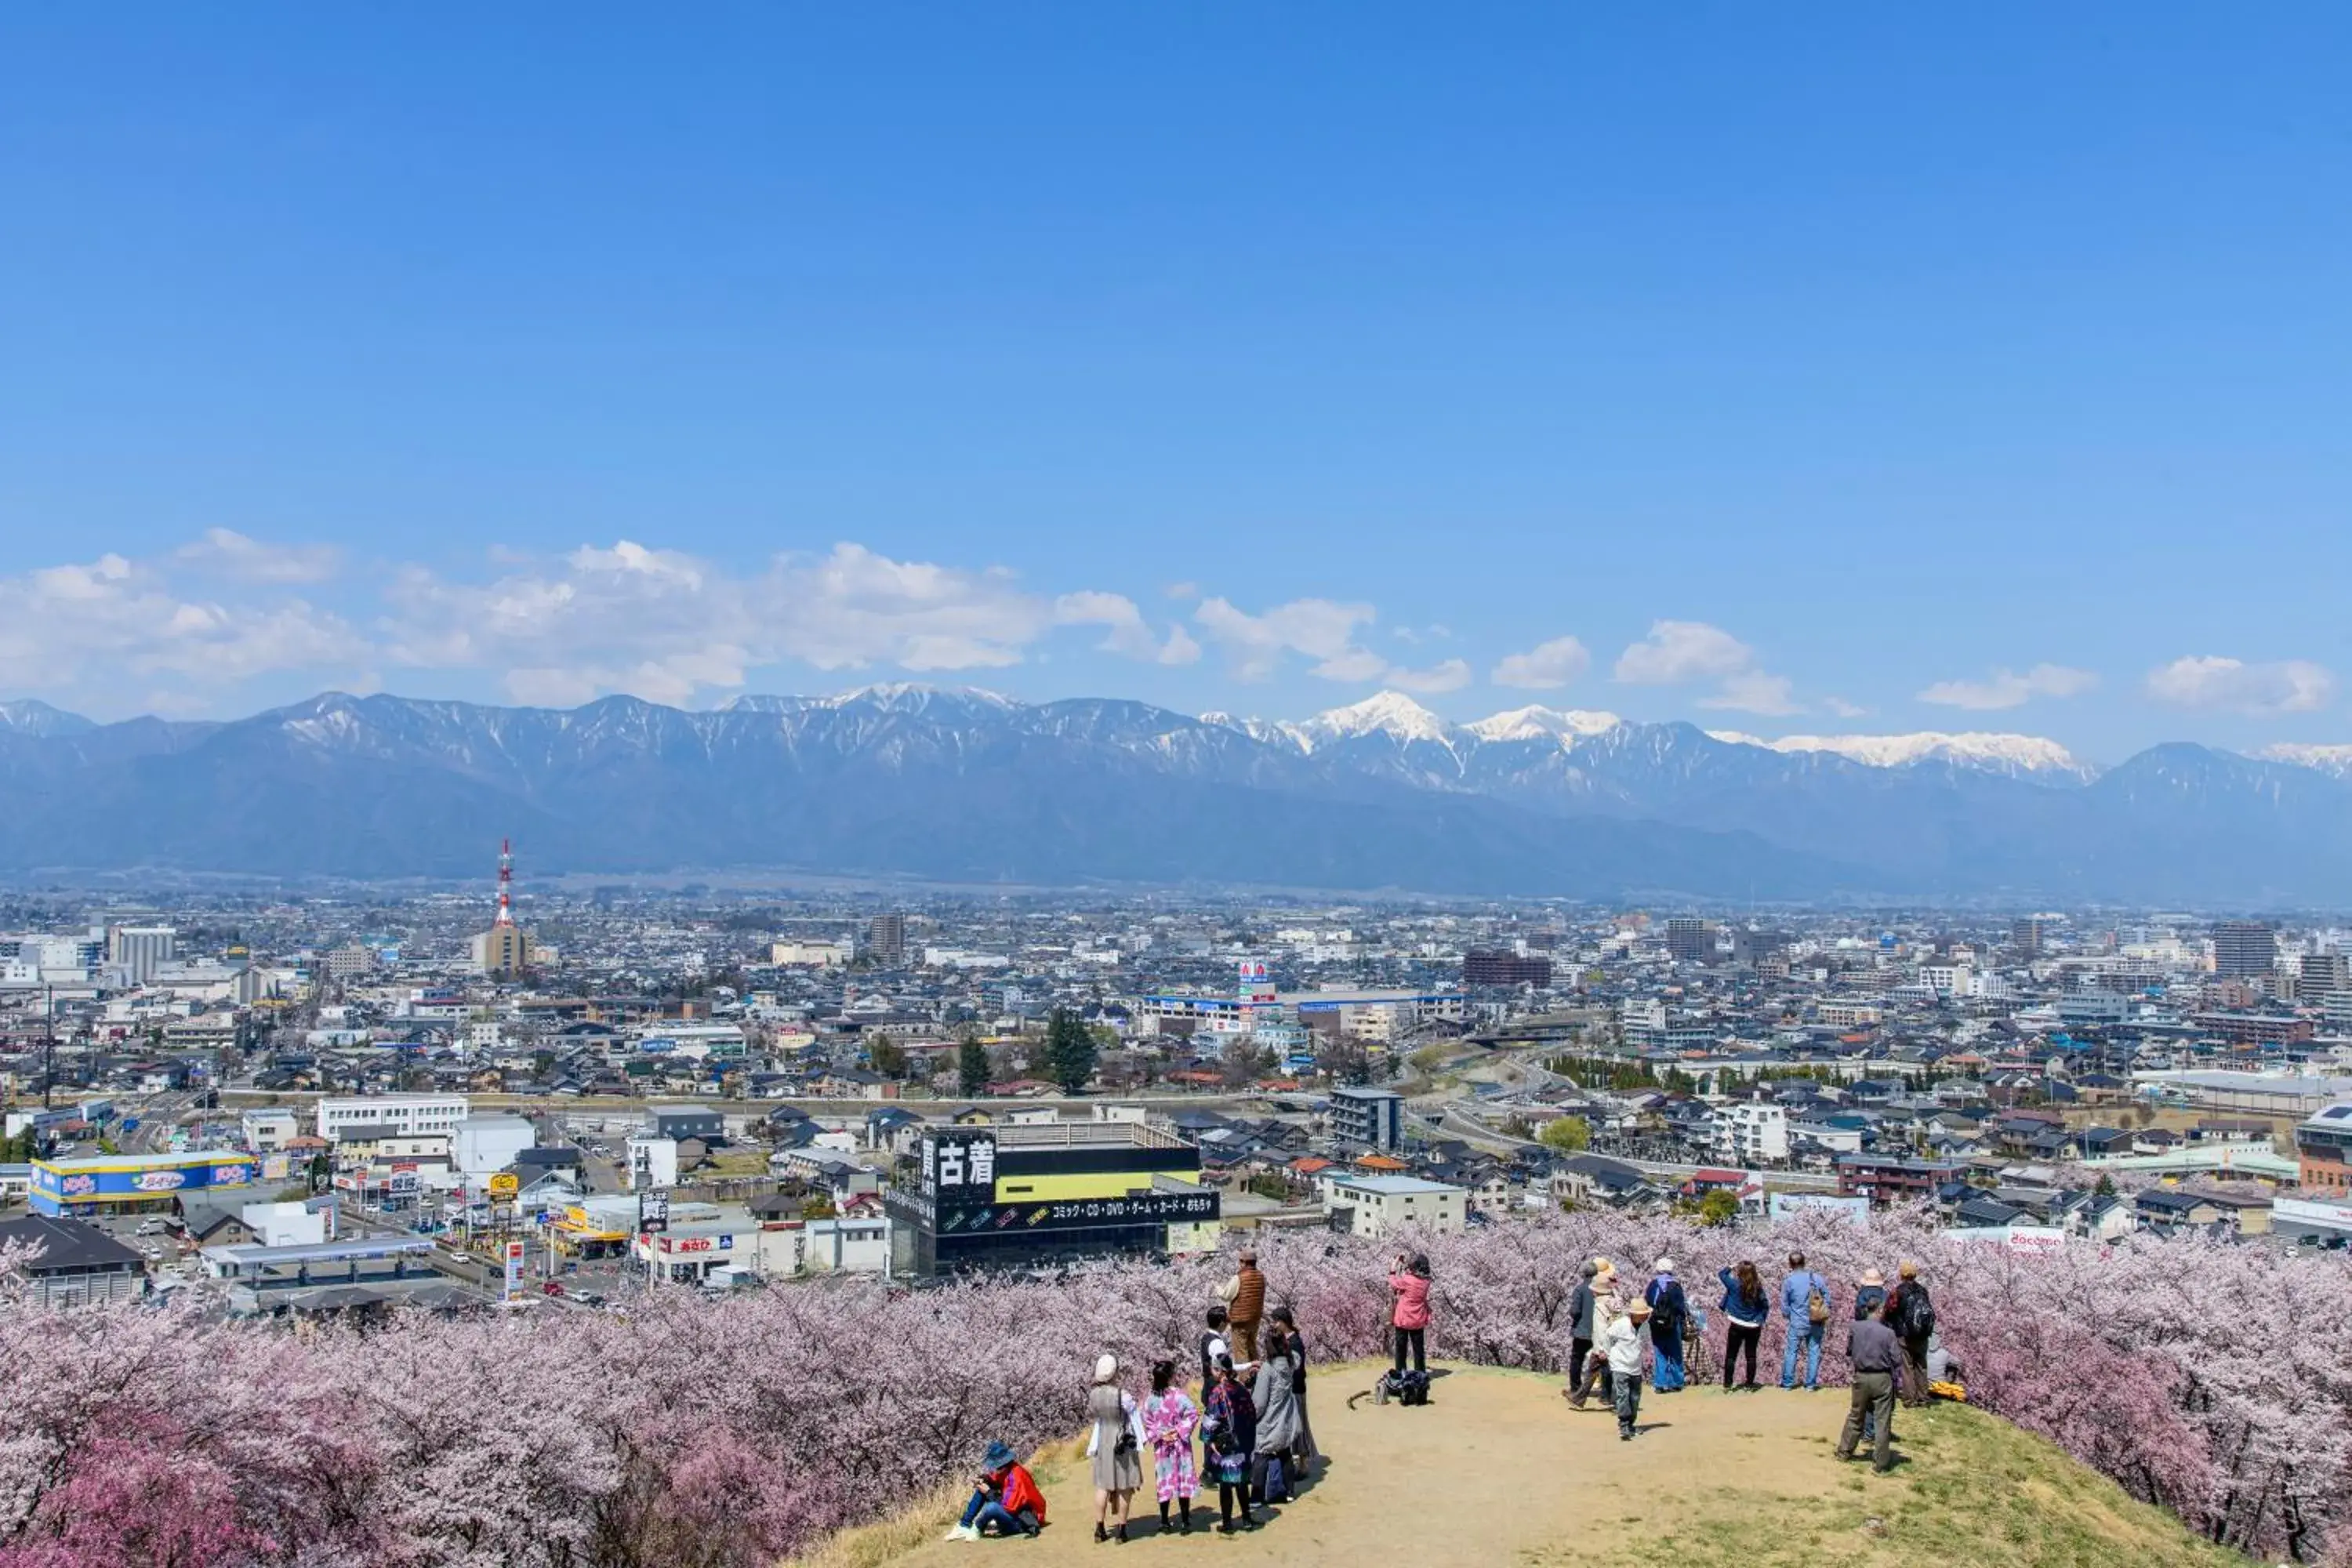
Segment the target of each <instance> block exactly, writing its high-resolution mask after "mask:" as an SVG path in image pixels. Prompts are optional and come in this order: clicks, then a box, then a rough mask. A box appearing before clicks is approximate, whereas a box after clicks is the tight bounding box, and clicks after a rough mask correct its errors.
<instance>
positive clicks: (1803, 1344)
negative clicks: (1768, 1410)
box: [1780, 1252, 1830, 1393]
mask: <svg viewBox="0 0 2352 1568" xmlns="http://www.w3.org/2000/svg"><path fill="white" fill-rule="evenodd" d="M1780 1321H1782V1322H1784V1323H1786V1324H1787V1325H1788V1326H1789V1338H1788V1346H1787V1348H1786V1349H1785V1350H1783V1351H1782V1352H1780V1386H1781V1387H1783V1388H1794V1387H1796V1386H1797V1352H1798V1351H1799V1350H1800V1349H1802V1350H1803V1352H1804V1353H1805V1387H1806V1389H1807V1390H1808V1391H1810V1392H1814V1393H1818V1392H1819V1391H1820V1389H1821V1386H1822V1339H1823V1338H1824V1337H1826V1336H1827V1334H1828V1333H1829V1329H1830V1285H1829V1281H1828V1280H1826V1279H1822V1277H1821V1275H1819V1274H1818V1273H1816V1272H1814V1271H1813V1270H1812V1269H1810V1268H1806V1267H1805V1255H1804V1254H1803V1253H1801V1252H1792V1253H1790V1254H1789V1272H1788V1274H1787V1276H1786V1277H1785V1278H1784V1279H1781V1281H1780Z"/></svg>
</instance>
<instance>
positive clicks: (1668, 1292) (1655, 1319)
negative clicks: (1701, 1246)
mask: <svg viewBox="0 0 2352 1568" xmlns="http://www.w3.org/2000/svg"><path fill="white" fill-rule="evenodd" d="M1642 1301H1643V1305H1645V1306H1647V1307H1648V1308H1649V1309H1650V1311H1649V1318H1650V1348H1651V1352H1652V1356H1651V1359H1652V1360H1653V1361H1654V1363H1655V1367H1654V1373H1653V1375H1652V1382H1653V1383H1654V1384H1656V1386H1657V1390H1658V1392H1659V1393H1660V1394H1678V1393H1680V1392H1681V1391H1682V1386H1683V1383H1684V1381H1685V1373H1684V1372H1683V1330H1684V1328H1685V1327H1686V1326H1687V1325H1688V1324H1689V1322H1690V1298H1689V1297H1688V1296H1686V1295H1685V1294H1684V1293H1683V1283H1682V1281H1681V1280H1679V1279H1675V1260H1674V1259H1673V1258H1659V1259H1658V1269H1657V1275H1656V1277H1655V1278H1654V1279H1652V1280H1651V1281H1650V1288H1649V1289H1646V1290H1644V1291H1643V1292H1642ZM1609 1370H1610V1372H1611V1373H1612V1375H1613V1374H1614V1373H1616V1370H1617V1365H1616V1363H1615V1361H1614V1360H1613V1359H1612V1361H1611V1363H1610V1367H1609Z"/></svg>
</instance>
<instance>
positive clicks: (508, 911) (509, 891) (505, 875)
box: [492, 838, 514, 926]
mask: <svg viewBox="0 0 2352 1568" xmlns="http://www.w3.org/2000/svg"><path fill="white" fill-rule="evenodd" d="M492 923H493V924H496V925H502V926H510V925H512V924H514V842H513V840H511V839H506V838H501V839H499V918H498V919H497V920H496V921H493V922H492Z"/></svg>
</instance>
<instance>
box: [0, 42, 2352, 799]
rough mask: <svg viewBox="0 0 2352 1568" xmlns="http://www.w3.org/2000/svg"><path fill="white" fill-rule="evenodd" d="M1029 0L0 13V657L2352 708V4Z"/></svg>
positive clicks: (2243, 725)
mask: <svg viewBox="0 0 2352 1568" xmlns="http://www.w3.org/2000/svg"><path fill="white" fill-rule="evenodd" d="M1050 16H1051V14H1050V13H1038V14H1034V15H1033V16H1028V17H1024V18H1010V19H1008V18H993V19H990V20H986V21H983V20H981V19H977V18H968V19H964V20H961V21H950V20H943V19H934V21H933V23H932V24H931V25H930V26H927V28H926V29H925V30H924V32H923V33H922V34H921V35H920V36H919V37H912V36H909V35H908V31H907V30H906V29H904V28H899V27H894V26H890V25H889V24H888V23H887V21H882V20H877V19H871V18H854V17H840V16H835V17H782V16H770V15H766V14H761V13H748V14H735V15H730V16H724V17H719V18H714V19H713V20H712V21H711V22H710V24H709V26H708V27H707V28H705V29H703V30H699V31H698V32H695V33H693V34H690V35H689V34H685V33H681V32H679V31H677V30H675V29H658V28H656V29H641V30H635V31H633V30H631V29H628V28H624V27H614V28H609V29H602V30H598V31H596V32H594V33H593V34H588V33H583V34H582V35H581V36H578V37H566V38H564V39H562V40H561V41H560V43H556V42H553V41H551V40H550V39H549V38H548V37H546V35H545V33H544V31H543V29H539V28H536V27H533V26H530V25H529V24H528V23H525V22H522V21H520V20H506V21H502V20H499V19H489V20H478V21H477V22H476V23H475V24H474V25H472V26H469V27H468V28H467V34H466V37H465V39H464V45H465V47H450V46H451V45H452V44H453V42H454V40H453V39H452V38H451V37H448V36H447V33H446V29H445V28H443V27H442V26H439V25H438V24H436V21H435V20H434V19H432V18H429V17H382V16H378V17H357V16H347V17H335V18H324V19H315V20H314V22H313V24H312V25H310V26H306V27H304V28H302V29H300V30H299V31H298V30H294V29H285V28H278V27H275V26H271V25H270V24H269V23H268V20H267V19H264V18H259V17H238V18H206V19H205V21H204V22H202V23H198V22H195V21H194V20H193V19H188V18H182V17H174V16H171V15H170V14H169V13H165V12H162V11H157V12H152V13H149V14H147V15H146V16H145V17H144V18H143V22H142V29H141V35H140V36H141V38H142V47H137V48H130V47H124V41H125V34H124V32H123V29H122V28H121V26H120V23H119V20H116V19H113V18H100V17H95V16H74V15H47V16H31V15H26V16H12V17H10V18H7V19H6V21H5V23H0V28H5V32H0V38H5V44H6V54H7V56H8V58H11V60H12V61H14V62H16V72H15V74H14V79H13V84H12V90H11V91H10V92H9V93H8V94H6V95H0V134H5V136H7V138H8V139H9V140H10V142H12V144H15V145H17V146H19V147H21V148H23V149H24V150H25V153H26V155H25V156H23V157H21V158H19V159H17V160H15V161H13V162H12V163H10V165H9V166H8V168H7V169H6V170H5V171H0V199H5V200H6V201H7V202H8V204H9V205H10V209H11V211H12V212H13V213H14V214H16V216H17V218H18V219H19V224H18V228H19V231H20V240H21V243H17V244H13V245H12V246H11V247H8V250H7V252H6V254H5V255H4V256H0V330H5V332H6V334H7V336H8V339H9V341H10V342H11V345H12V366H13V368H14V369H15V370H16V374H15V375H13V376H12V377H11V378H9V383H8V384H7V385H6V386H5V388H0V420H5V422H6V423H7V425H8V426H9V427H10V428H11V429H12V430H13V431H15V432H16V436H17V439H16V440H15V441H13V442H12V443H11V444H10V450H9V452H8V453H7V455H6V457H5V460H0V521H5V524H6V527H5V531H0V539H5V543H0V610H5V627H6V629H5V630H0V696H7V697H18V696H25V697H37V698H41V699H43V700H48V701H52V702H55V703H57V704H58V706H60V707H65V708H68V709H71V710H77V711H82V712H87V713H89V714H90V715H91V716H93V717H96V718H100V719H117V718H121V717H125V716H128V715H130V714H132V713H136V712H141V711H149V710H152V711H157V712H162V713H165V714H171V715H198V714H201V715H205V716H212V717H226V716H232V715H236V714H240V713H245V712H249V711H252V710H256V709H258V708H262V707H266V706H269V705H272V704H275V703H280V702H286V701H290V700H297V699H299V698H301V697H305V696H307V695H309V694H310V693H312V692H315V691H318V690H320V689H354V690H369V689H385V690H393V691H398V692H401V693H403V694H408V695H418V696H426V697H448V698H465V699H469V700H481V701H497V702H517V701H521V702H538V703H553V704H569V703H573V702H578V701H581V700H586V699H588V698H591V697H593V696H596V695H599V694H602V693H605V692H613V691H627V692H632V693H635V694H636V695H640V696H644V697H647V698H650V699H654V700H661V701H665V702H672V703H679V704H683V705H686V706H692V707H709V706H714V705H717V704H719V703H720V702H723V701H724V700H727V699H728V698H730V697H731V696H734V695H736V694H739V693H741V692H746V691H787V692H790V691H806V690H824V689H839V688H841V687H843V686H847V685H852V684H857V683H860V682H863V681H866V680H877V679H927V680H940V681H946V682H950V683H961V682H966V681H969V682H972V683H976V684H980V685H982V686H985V687H988V688H991V689H999V690H1003V691H1005V692H1007V693H1009V694H1011V695H1013V696H1015V697H1019V698H1022V699H1024V700H1041V699H1049V698H1056V697H1069V696H1077V695H1098V694H1114V695H1122V696H1133V697H1135V698H1138V699H1140V700H1148V701H1151V702H1154V703H1158V704H1160V705H1163V706H1166V707H1170V708H1174V709H1177V710H1183V711H1187V712H1199V711H1202V710H1230V711H1234V712H1241V713H1257V714H1264V715H1266V716H1269V717H1287V718H1298V717H1303V716H1304V715H1307V714H1309V713H1313V712H1317V711H1320V710H1326V709H1328V708H1331V707H1335V706H1339V705H1343V704H1345V703H1348V702H1350V701H1353V700H1360V699H1361V698H1363V697H1365V696H1368V695H1370V693H1372V692H1375V691H1378V690H1381V689H1399V690H1403V691H1408V692H1410V693H1412V695H1414V696H1415V697H1416V699H1417V700H1421V701H1423V702H1424V703H1426V704H1428V705H1429V706H1430V707H1431V708H1432V709H1433V710H1436V711H1438V712H1440V713H1441V714H1444V716H1446V717H1448V718H1449V719H1454V720H1457V721H1459V720H1465V719H1470V718H1474V717H1476V716H1478V715H1481V714H1485V713H1490V712H1493V711H1495V710H1499V709H1507V708H1510V707H1515V706H1518V705H1520V704H1523V703H1526V702H1531V701H1532V702H1540V703H1543V704H1545V705H1547V706H1550V707H1555V708H1563V709H1582V710H1607V711H1610V712H1612V713H1618V714H1622V715H1623V716H1625V717H1627V718H1629V719H1633V720H1636V721H1656V720H1664V719H1688V720H1692V721H1696V722H1698V723H1700V724H1702V725H1704V726H1705V727H1706V728H1708V729H1712V730H1728V731H1739V732H1742V733H1749V734H1757V735H1760V736H1763V737H1765V738H1767V739H1771V738H1777V737H1780V736H1785V735H1790V734H1805V735H1821V734H1830V735H1836V734H1841V733H1853V734H1905V733H1910V732H1913V731H1927V730H1933V731H2003V732H2017V733H2025V734H2031V735H2044V736H2049V737H2052V738H2054V739H2056V740H2057V741H2059V742H2062V743H2063V744H2064V745H2065V746H2067V747H2068V748H2069V749H2070V750H2073V751H2074V752H2076V753H2078V754H2080V755H2084V756H2086V757H2092V758H2096V759H2098V760H2101V761H2110V762H2111V761H2114V760H2116V759H2117V758H2119V757H2122V756H2124V755H2126V754H2128V753H2129V752H2134V751H2136V750H2138V749H2139V748H2141V747H2144V746H2146V745H2147V744H2149V743H2152V742H2158V741H2162V740H2168V739H2189V740H2195V741H2200V742H2209V743H2213V744H2218V745H2223V746H2227V747H2231V748H2232V749H2238V750H2243V751H2248V752H2254V751H2259V750H2262V749H2263V748H2265V747H2267V746H2270V745H2272V744H2274V743H2278V742H2305V743H2310V742H2322V743H2325V742H2344V741H2347V740H2352V720H2347V711H2346V706H2345V699H2344V696H2343V693H2342V680H2343V679H2344V677H2345V675H2346V674H2347V671H2352V655H2347V651H2346V649H2345V647H2343V643H2344V639H2345V637H2346V636H2347V634H2346V633H2345V632H2344V631H2343V630H2341V629H2340V627H2338V626H2336V625H2335V617H2334V616H2332V615H2331V613H2330V612H2331V611H2332V609H2333V602H2332V601H2333V595H2332V594H2331V592H2330V589H2331V588H2332V586H2333V584H2336V583H2339V582H2341V581H2342V580H2343V578H2344V575H2345V573H2346V572H2347V570H2352V543H2347V540H2352V530H2347V529H2346V528H2344V527H2342V526H2341V521H2340V519H2341V516H2342V513H2343V511H2344V510H2345V505H2346V502H2347V500H2352V477H2347V472H2346V468H2345V465H2344V464H2343V462H2342V447H2341V441H2340V437H2338V435H2337V434H2336V431H2335V429H2334V427H2333V426H2334V423H2335V421H2334V420H2333V418H2332V417H2331V416H2329V415H2328V414H2327V413H2326V410H2327V408H2329V407H2330V406H2332V405H2333V403H2334V401H2335V400H2334V399H2333V398H2332V396H2330V395H2329V394H2330V392H2331V390H2332V387H2333V383H2334V366H2335V365H2336V363H2340V362H2341V360H2342V357H2343V353H2342V351H2343V349H2344V348H2345V347H2346V346H2347V335H2352V334H2348V333H2347V329H2352V314H2347V307H2346V304H2345V302H2344V300H2343V298H2342V296H2341V291H2340V289H2336V287H2335V281H2334V280H2335V279H2337V278H2338V277H2340V276H2341V274H2342V271H2343V267H2344V263H2345V261H2346V260H2347V249H2352V246H2348V245H2347V240H2352V228H2347V221H2346V219H2345V218H2344V216H2343V215H2342V214H2341V213H2340V212H2338V211H2336V210H2335V209H2333V208H2329V207H2326V206H2325V205H2319V204H2311V203H2308V202H2307V201H2305V200H2304V199H2302V196H2303V194H2305V193H2308V192H2309V191H2311V190H2314V189H2324V188H2327V187H2328V186H2329V185H2330V184H2335V183H2338V182H2340V179H2341V177H2342V175H2343V174H2344V173H2345V170H2344V163H2345V153H2344V152H2343V150H2342V148H2341V146H2340V145H2339V144H2338V142H2336V141H2334V140H2330V139H2328V138H2326V137H2323V136H2321V135H2319V134H2318V133H2317V132H2316V130H2315V127H2317V126H2320V125H2322V124H2324V123H2326V120H2327V113H2326V109H2327V106H2328V105H2329V104H2331V103H2332V100H2333V96H2334V92H2335V87H2334V83H2333V82H2332V80H2331V79H2330V73H2329V72H2328V71H2327V69H2326V62H2328V61H2330V60H2332V59H2334V58H2341V53H2342V50H2341V45H2342V44H2343V43H2344V42H2345V41H2346V39H2345V33H2346V30H2347V26H2352V23H2347V19H2346V18H2344V17H2343V16H2340V15H2339V14H2336V13H2334V12H2330V11H2325V10H2318V9H2310V10H2304V11H2299V12H2298V11H2285V12H2279V13H2274V14H2271V15H2268V16H2264V17H2263V18H2261V19H2260V20H2259V21H2258V22H2256V23H2252V24H2250V23H2248V22H2247V21H2245V20H2244V19H2242V18H2229V19H2224V18H2207V17H2198V16H2189V15H2186V14H2183V13H2169V14H2168V13H2164V12H2157V13H2151V14H2148V15H2147V16H2140V17H2137V18H2136V19H2135V23H2134V26H2133V28H2132V29H2131V31H2130V32H2129V33H2128V35H2125V36H2116V35H2113V34H2112V33H2111V32H2110V31H2109V30H2107V29H2105V28H2104V27H2102V26H2099V25H2098V24H2097V23H2096V22H2095V21H2094V20H2089V19H2082V20H2060V21H2056V22H2053V20H2052V19H2051V18H2048V17H2043V16H2033V17H2028V16H2014V17H2006V18H2004V17H1999V16H1994V17H1978V18H1971V19H1970V21H1969V25H1968V26H1966V27H1960V26H1949V27H1938V26H1936V25H1934V24H1932V23H1926V22H1922V21H1921V20H1920V19H1918V18H1896V17H1887V16H1874V15H1872V14H1870V13H1868V12H1866V11H1859V10H1858V11H1854V12H1851V13H1846V14H1844V15H1843V16H1841V17H1839V18H1837V19H1835V20H1832V19H1830V18H1826V17H1825V18H1823V19H1822V20H1821V21H1820V22H1818V23H1817V24H1816V25H1815V26H1813V27H1812V28H1811V29H1803V28H1791V27H1790V26H1787V25H1786V24H1785V22H1783V21H1780V20H1777V19H1776V20H1773V21H1766V20H1764V19H1761V18H1751V17H1742V16H1739V15H1738V14H1737V13H1734V12H1729V11H1712V12H1707V13H1705V14H1703V15H1696V16H1681V17H1675V18H1612V19H1608V20H1606V21H1601V22H1592V21H1587V20H1583V19H1580V18H1573V17H1567V16H1561V17H1538V18H1523V19H1517V20H1515V21H1514V22H1513V23H1512V24H1511V25H1510V26H1507V27H1498V28H1495V29H1492V30H1489V31H1488V32H1486V33H1475V32H1469V31H1464V32H1461V33H1458V34H1454V35H1450V36H1447V37H1443V38H1440V37H1432V36H1430V34H1429V32H1428V30H1427V29H1426V28H1425V27H1424V26H1422V25H1420V24H1419V23H1418V22H1417V21H1416V20H1415V19H1414V18H1412V16H1410V15H1409V14H1407V13H1403V12H1402V11H1381V10H1371V11H1362V12H1351V13H1350V16H1349V29H1348V32H1347V43H1348V47H1336V48H1335V47H1330V46H1331V42H1332V40H1331V37H1329V35H1328V33H1327V32H1326V30H1324V29H1323V28H1321V27H1319V26H1317V25H1315V24H1314V23H1312V22H1311V21H1310V20H1307V19H1306V18H1303V17H1293V18H1287V19H1277V20H1268V19H1265V18H1252V19H1249V20H1248V21H1247V22H1243V21H1242V20H1240V19H1238V18H1234V19H1226V18H1221V17H1216V16H1192V17H1184V18H1166V17H1120V18H1110V17H1090V18H1088V20H1087V25H1086V26H1063V25H1059V24H1057V23H1055V22H1054V21H1052V20H1050V19H1049V18H1050ZM384 58H398V59H399V60H400V61H401V62H402V63H401V68H400V69H399V70H398V71H396V72H389V73H387V72H384V71H383V70H381V69H380V68H379V65H380V62H381V61H382V60H383V59H384ZM2191 62H2194V64H2195V66H2196V67H2197V69H2198V73H2199V74H2198V80H2199V83H2200V98H2199V105H2200V109H2199V112H2198V113H2196V114H2195V115H2193V116H2183V115H2182V114H2181V112H2180V105H2179V100H2178V96H2177V92H2176V89H2175V84H2176V83H2177V82H2178V80H2179V73H2180V72H2181V71H2182V70H2183V69H2185V68H2188V67H2189V65H2190V64H2191ZM159 258H161V259H163V260H164V261H165V262H166V263H167V264H166V265H163V266H159V265H158V262H159Z"/></svg>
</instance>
